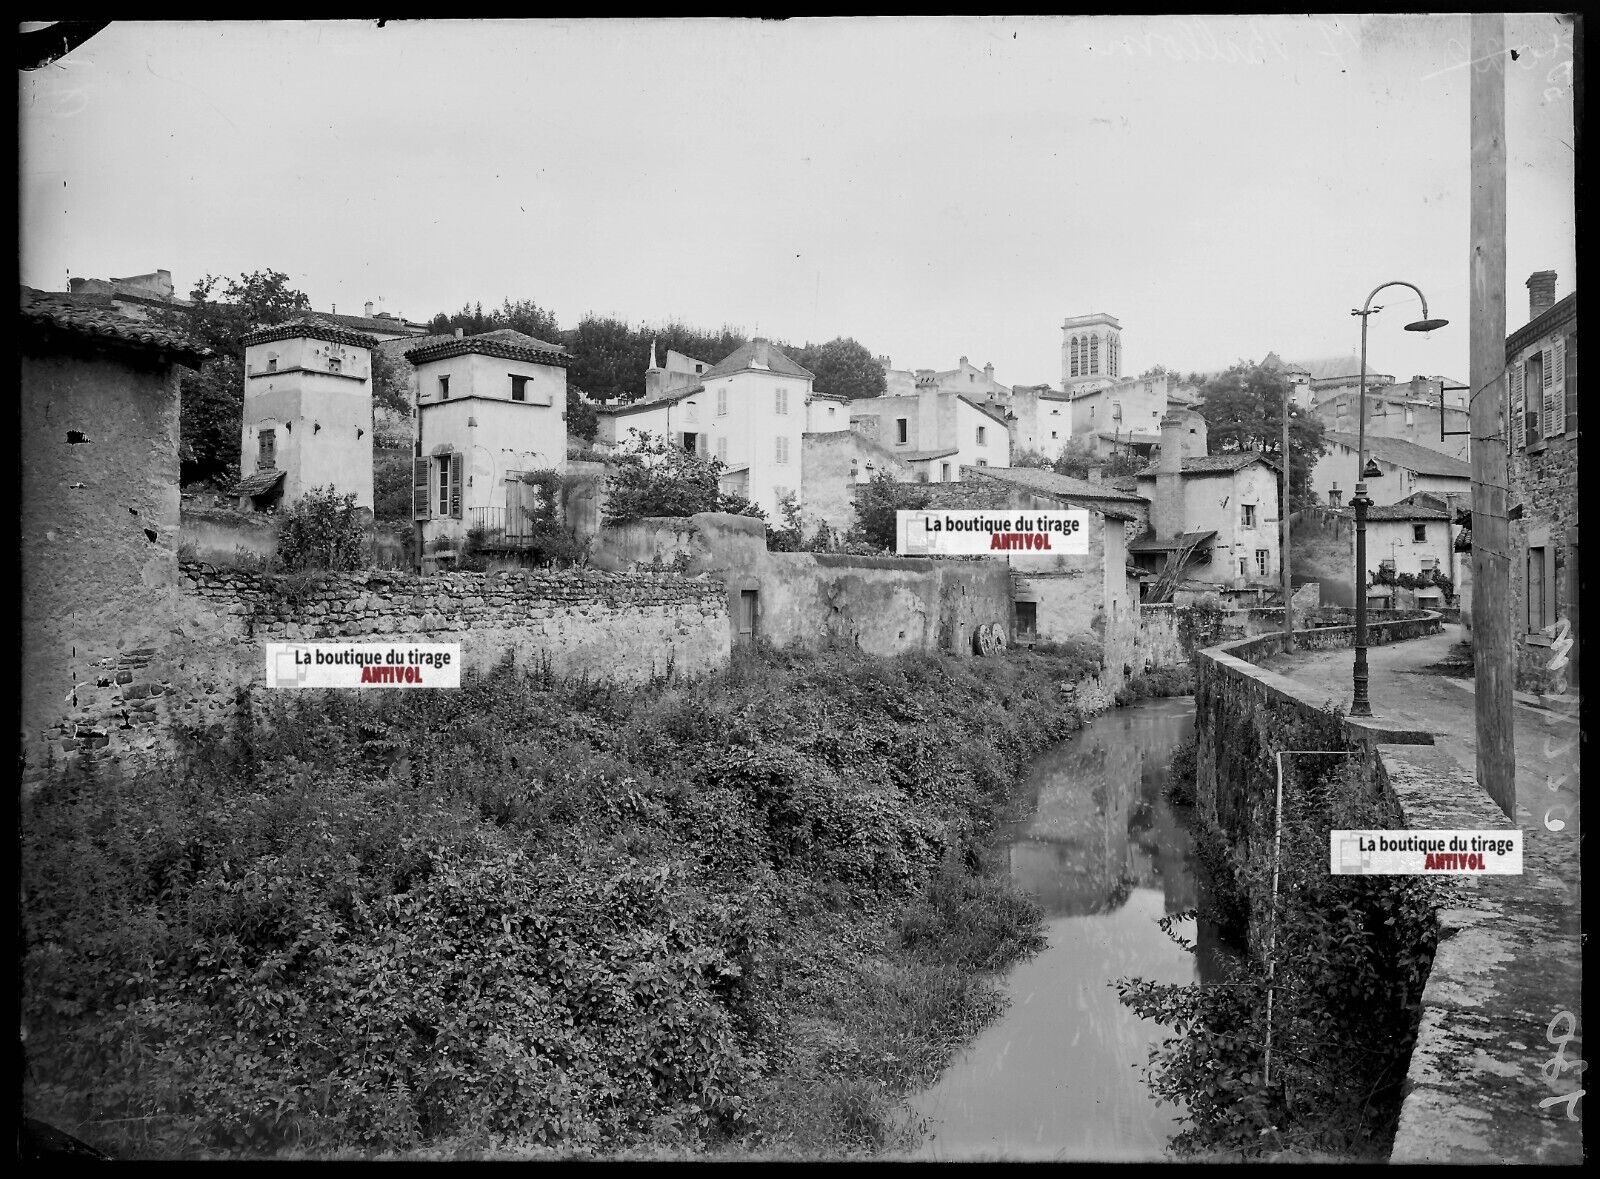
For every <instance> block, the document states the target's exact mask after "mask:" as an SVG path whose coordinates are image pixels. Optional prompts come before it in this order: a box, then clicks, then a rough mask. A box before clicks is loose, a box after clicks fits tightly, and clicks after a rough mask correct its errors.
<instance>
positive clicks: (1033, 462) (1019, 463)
mask: <svg viewBox="0 0 1600 1179" xmlns="http://www.w3.org/2000/svg"><path fill="white" fill-rule="evenodd" d="M1011 465H1012V466H1013V467H1043V468H1044V469H1045V470H1049V469H1051V468H1052V467H1053V466H1054V465H1055V464H1054V462H1053V461H1052V460H1051V459H1049V458H1047V457H1046V456H1045V454H1044V452H1043V451H1039V450H1034V449H1033V448H1032V447H1029V446H1024V447H1023V448H1022V449H1021V450H1013V451H1012V452H1011Z"/></svg>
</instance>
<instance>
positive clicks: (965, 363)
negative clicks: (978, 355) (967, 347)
mask: <svg viewBox="0 0 1600 1179" xmlns="http://www.w3.org/2000/svg"><path fill="white" fill-rule="evenodd" d="M961 367H962V368H966V367H967V358H966V357H965V356H963V357H962V358H961Z"/></svg>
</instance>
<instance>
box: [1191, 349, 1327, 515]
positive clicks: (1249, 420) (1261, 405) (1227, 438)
mask: <svg viewBox="0 0 1600 1179" xmlns="http://www.w3.org/2000/svg"><path fill="white" fill-rule="evenodd" d="M1288 388H1289V379H1288V377H1286V376H1285V375H1283V374H1282V373H1281V372H1278V371H1276V370H1274V369H1266V368H1262V367H1261V366H1260V365H1259V364H1256V363H1255V362H1254V361H1249V360H1241V361H1239V362H1238V363H1237V364H1235V365H1234V366H1233V367H1232V368H1230V369H1228V371H1227V372H1225V373H1221V374H1219V375H1218V376H1216V377H1214V378H1212V379H1211V380H1210V381H1208V382H1206V383H1205V384H1204V385H1203V386H1201V390H1200V392H1201V395H1202V396H1203V397H1204V399H1205V400H1204V403H1203V404H1202V405H1201V406H1200V415H1201V416H1202V417H1204V418H1205V419H1206V429H1207V433H1208V440H1207V446H1206V449H1207V450H1208V451H1209V453H1211V454H1232V453H1237V452H1239V451H1244V450H1253V451H1256V452H1258V453H1260V454H1264V455H1268V456H1271V457H1272V458H1273V459H1275V460H1277V459H1279V458H1280V453H1281V451H1282V449H1283V405H1284V394H1285V392H1286V391H1287V389H1288ZM1326 449H1327V446H1326V444H1325V443H1324V442H1323V440H1322V423H1321V422H1320V421H1318V420H1317V418H1316V417H1315V416H1313V415H1312V414H1310V413H1307V412H1306V411H1305V410H1304V409H1302V408H1300V407H1299V406H1297V405H1290V407H1289V503H1290V506H1291V508H1293V507H1296V506H1299V505H1302V504H1304V503H1306V502H1307V501H1308V500H1309V498H1310V494H1311V493H1310V486H1311V469H1312V468H1313V467H1314V466H1316V463H1317V459H1319V458H1320V457H1321V456H1322V454H1323V452H1324V451H1325V450H1326Z"/></svg>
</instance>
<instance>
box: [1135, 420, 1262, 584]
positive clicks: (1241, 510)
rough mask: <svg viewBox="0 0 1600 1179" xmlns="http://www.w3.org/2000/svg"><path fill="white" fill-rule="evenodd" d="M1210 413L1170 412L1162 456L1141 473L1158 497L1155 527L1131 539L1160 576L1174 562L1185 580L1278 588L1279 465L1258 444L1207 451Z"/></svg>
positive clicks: (1142, 563)
mask: <svg viewBox="0 0 1600 1179" xmlns="http://www.w3.org/2000/svg"><path fill="white" fill-rule="evenodd" d="M1206 449H1207V447H1206V430H1205V419H1204V418H1202V417H1200V415H1199V414H1196V413H1186V414H1176V413H1174V414H1168V415H1167V416H1166V417H1164V418H1163V419H1162V421H1161V446H1160V449H1159V450H1158V452H1157V458H1156V462H1155V463H1154V464H1153V465H1152V466H1149V467H1146V468H1145V469H1144V470H1142V471H1140V472H1139V473H1138V474H1137V475H1136V476H1134V478H1133V482H1134V485H1135V486H1136V487H1137V489H1138V493H1139V495H1140V496H1142V497H1144V498H1145V499H1147V500H1149V501H1150V529H1149V531H1148V532H1147V533H1146V534H1145V535H1144V536H1142V537H1139V538H1137V539H1135V540H1134V541H1133V543H1131V544H1130V545H1129V546H1128V551H1129V553H1130V554H1131V556H1132V560H1133V563H1134V565H1135V566H1136V567H1137V568H1139V569H1140V571H1141V573H1142V574H1143V575H1145V577H1146V578H1149V579H1153V578H1156V577H1158V576H1159V575H1160V573H1161V571H1162V570H1163V569H1167V568H1169V567H1170V568H1171V570H1172V572H1173V574H1175V576H1176V577H1177V579H1178V584H1180V585H1181V584H1183V583H1185V582H1188V583H1194V584H1197V585H1198V586H1203V587H1205V588H1208V589H1211V590H1213V591H1214V592H1217V593H1220V594H1223V595H1224V596H1227V597H1238V598H1246V599H1250V598H1254V599H1260V598H1262V597H1265V596H1267V595H1268V594H1270V593H1272V592H1274V591H1276V590H1278V589H1279V588H1281V587H1280V582H1279V573H1280V569H1281V560H1282V548H1281V545H1280V543H1279V537H1278V514H1279V511H1280V504H1279V478H1278V466H1277V464H1276V463H1274V462H1272V461H1271V460H1269V459H1267V458H1264V457H1263V456H1262V455H1261V454H1260V453H1259V452H1257V451H1253V450H1246V451H1239V452H1236V453H1233V454H1207V453H1206Z"/></svg>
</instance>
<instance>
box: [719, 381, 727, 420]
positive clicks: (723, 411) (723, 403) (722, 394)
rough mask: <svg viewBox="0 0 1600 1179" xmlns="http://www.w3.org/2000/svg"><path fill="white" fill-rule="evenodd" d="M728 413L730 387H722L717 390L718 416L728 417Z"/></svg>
mask: <svg viewBox="0 0 1600 1179" xmlns="http://www.w3.org/2000/svg"><path fill="white" fill-rule="evenodd" d="M727 413H728V387H727V386H726V385H724V386H722V387H721V388H720V389H718V390H717V416H718V417H719V418H720V417H726V416H727Z"/></svg>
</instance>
